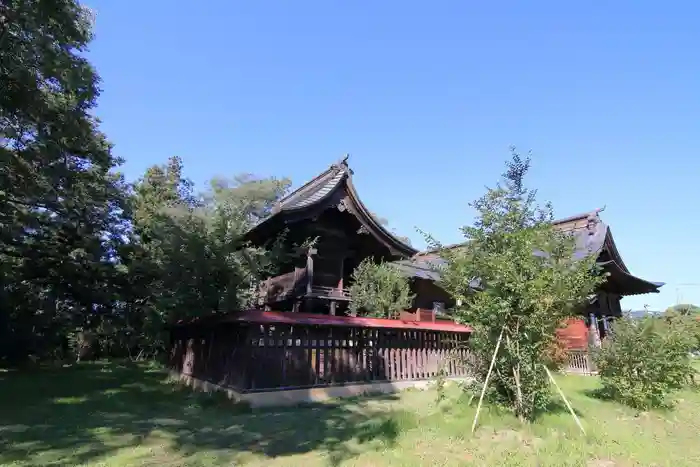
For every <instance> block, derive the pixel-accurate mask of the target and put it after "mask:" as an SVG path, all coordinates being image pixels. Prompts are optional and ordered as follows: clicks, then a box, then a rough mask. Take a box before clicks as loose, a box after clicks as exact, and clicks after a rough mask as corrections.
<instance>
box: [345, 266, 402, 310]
mask: <svg viewBox="0 0 700 467" xmlns="http://www.w3.org/2000/svg"><path fill="white" fill-rule="evenodd" d="M352 278H353V284H352V286H350V294H351V295H352V302H350V312H351V313H352V314H353V315H359V316H367V317H372V318H396V317H398V315H399V313H401V311H403V310H405V309H406V308H410V307H411V304H412V303H413V298H414V295H413V294H412V293H411V287H410V284H409V282H408V279H407V278H406V277H405V276H404V275H403V274H402V273H401V271H400V270H399V269H398V268H396V267H394V266H393V265H391V264H389V263H374V262H372V261H371V260H370V259H365V260H364V261H362V262H361V263H360V264H359V265H358V266H357V268H355V270H354V271H353V274H352Z"/></svg>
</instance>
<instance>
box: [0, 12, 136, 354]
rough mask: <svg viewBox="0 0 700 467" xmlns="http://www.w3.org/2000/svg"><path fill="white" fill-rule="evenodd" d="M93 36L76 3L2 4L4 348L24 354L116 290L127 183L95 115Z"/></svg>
mask: <svg viewBox="0 0 700 467" xmlns="http://www.w3.org/2000/svg"><path fill="white" fill-rule="evenodd" d="M91 38H92V17H91V14H90V12H89V11H88V10H87V9H86V8H84V7H82V6H81V5H80V4H78V3H77V2H75V1H72V0H51V1H40V0H5V1H3V2H0V50H1V51H2V52H1V53H0V89H1V90H2V91H0V225H2V227H3V228H2V229H0V265H2V266H1V270H0V274H1V276H0V280H1V281H2V284H1V289H0V293H1V294H2V299H1V300H0V301H2V303H3V308H4V311H5V313H4V316H3V318H4V322H3V323H0V342H2V343H3V344H4V346H3V347H4V348H3V349H1V350H0V353H3V354H8V352H13V353H14V354H15V355H14V357H21V356H22V354H26V353H28V352H33V353H37V352H40V351H41V349H39V348H37V346H38V343H39V342H40V341H43V342H46V341H47V340H50V339H52V338H53V337H57V338H60V336H55V335H54V334H55V333H56V329H57V327H59V328H60V329H64V330H65V329H68V328H75V329H77V330H80V329H82V328H84V327H90V326H93V325H94V323H95V318H96V317H98V316H99V315H100V312H101V310H102V309H103V308H105V307H108V306H109V303H111V301H112V299H113V298H114V297H113V290H112V287H111V285H110V284H111V283H112V278H111V276H112V275H113V273H114V262H115V261H114V251H115V247H116V246H117V244H118V243H120V241H121V239H122V229H123V226H124V222H123V219H122V216H123V214H124V208H125V206H124V204H123V203H124V196H123V194H124V185H123V182H122V178H121V177H120V176H119V174H117V173H115V172H114V169H115V167H117V166H118V164H119V163H120V161H119V160H118V159H117V158H116V157H114V156H113V155H112V153H111V147H110V144H109V143H108V141H107V140H106V138H105V136H104V135H103V134H102V133H101V132H100V131H99V129H98V122H97V120H96V119H95V118H94V117H93V115H92V113H91V112H92V110H93V109H94V107H95V104H96V100H97V97H98V96H99V87H98V83H99V78H98V75H97V73H96V71H95V69H94V68H93V67H92V65H91V64H90V63H89V62H88V60H87V59H86V58H85V56H84V51H85V50H86V47H87V45H88V43H89V42H90V40H91ZM52 336H53V337H52ZM59 340H60V339H59ZM44 347H45V346H44ZM44 350H45V349H44Z"/></svg>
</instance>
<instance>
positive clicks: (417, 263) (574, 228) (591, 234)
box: [395, 209, 664, 291]
mask: <svg viewBox="0 0 700 467" xmlns="http://www.w3.org/2000/svg"><path fill="white" fill-rule="evenodd" d="M599 212H600V209H599V210H596V211H592V212H589V213H584V214H580V215H577V216H572V217H567V218H566V219H560V220H557V221H554V225H555V227H557V228H558V229H560V230H562V231H565V232H572V233H573V234H574V237H575V241H576V248H575V250H574V258H575V259H583V258H585V257H587V256H589V255H591V254H599V253H600V252H601V251H602V250H603V248H604V247H605V246H606V242H608V246H609V249H612V250H614V251H612V252H611V254H612V255H613V256H614V258H613V261H611V262H608V263H606V264H609V263H613V266H614V267H615V270H616V271H618V272H617V273H616V274H618V275H619V276H623V277H624V280H625V281H626V282H628V283H635V284H637V285H638V286H639V287H640V288H641V289H643V290H647V291H658V290H654V289H658V288H660V287H661V286H663V285H664V283H663V282H651V281H646V280H644V279H640V278H638V277H635V276H633V275H632V274H630V272H629V270H628V269H627V267H626V266H625V265H624V263H623V262H622V259H621V258H620V257H619V254H618V253H617V250H616V247H615V242H614V241H613V240H612V234H611V233H610V228H609V227H608V225H607V224H605V223H604V222H603V221H602V220H601V219H600V216H599ZM462 245H464V243H461V244H456V245H450V246H447V247H445V248H450V249H451V248H458V247H460V246H462ZM535 254H538V252H535ZM540 254H541V253H540ZM395 264H396V265H397V266H398V267H399V269H401V271H402V272H404V274H406V275H407V276H409V277H416V278H421V279H429V280H433V281H439V280H440V274H439V268H440V267H442V266H444V265H445V264H446V262H445V260H443V259H442V258H440V257H439V256H438V255H437V252H436V251H435V250H428V251H424V252H421V253H418V254H417V255H415V256H414V257H413V258H411V259H410V260H404V261H397V262H396V263H395ZM473 283H474V287H475V288H478V287H479V285H480V284H479V280H478V278H475V279H473Z"/></svg>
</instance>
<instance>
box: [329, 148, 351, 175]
mask: <svg viewBox="0 0 700 467" xmlns="http://www.w3.org/2000/svg"><path fill="white" fill-rule="evenodd" d="M349 158H350V154H349V153H345V156H343V158H342V159H340V160H339V161H338V162H336V163H334V164H333V165H331V169H332V170H333V171H334V172H335V173H338V172H339V171H341V170H345V171H347V172H348V175H352V174H353V171H352V169H351V168H350V166H348V159H349Z"/></svg>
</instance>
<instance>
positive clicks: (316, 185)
mask: <svg viewBox="0 0 700 467" xmlns="http://www.w3.org/2000/svg"><path fill="white" fill-rule="evenodd" d="M345 162H346V159H343V161H341V162H340V163H338V164H333V165H332V166H331V167H330V168H329V169H328V170H326V171H325V172H323V173H322V174H320V175H319V176H317V177H316V178H314V179H313V180H311V181H310V182H308V183H307V184H305V185H303V186H301V187H300V188H298V189H297V190H295V191H293V192H292V193H290V194H289V195H287V196H286V197H284V198H283V199H281V200H280V201H279V204H278V205H277V207H276V210H277V211H285V210H290V209H299V208H303V207H306V206H310V205H312V204H314V203H317V202H319V201H321V200H323V199H324V198H325V197H326V196H328V195H329V194H331V192H333V190H334V189H335V188H336V187H338V185H340V183H341V182H342V181H343V180H344V179H345V178H347V177H348V176H349V175H351V174H352V171H351V170H350V168H349V167H348V166H347V165H346V163H345Z"/></svg>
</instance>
